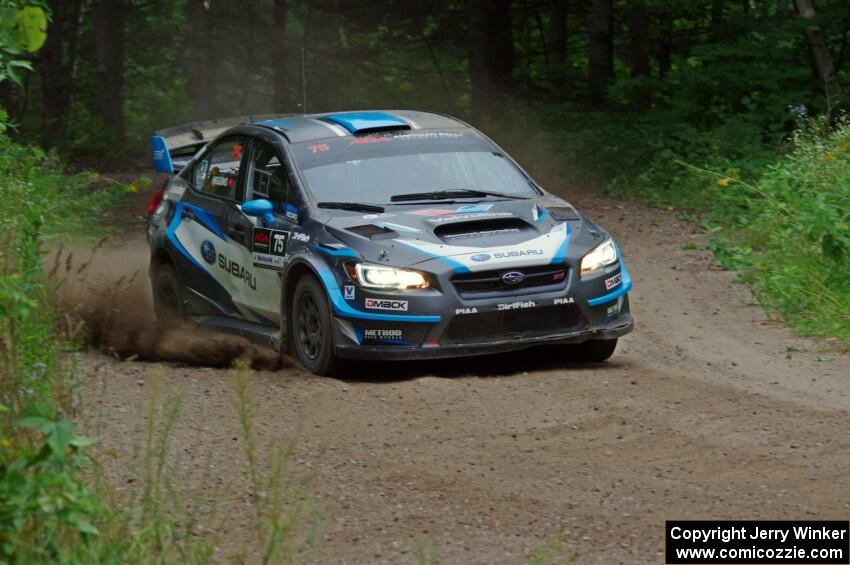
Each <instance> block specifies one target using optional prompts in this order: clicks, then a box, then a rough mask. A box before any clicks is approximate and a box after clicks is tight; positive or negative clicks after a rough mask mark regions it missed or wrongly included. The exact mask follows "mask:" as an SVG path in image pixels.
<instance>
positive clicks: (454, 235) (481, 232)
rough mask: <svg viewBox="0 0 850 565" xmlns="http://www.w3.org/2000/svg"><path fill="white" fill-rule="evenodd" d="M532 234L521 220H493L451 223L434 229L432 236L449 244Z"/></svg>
mask: <svg viewBox="0 0 850 565" xmlns="http://www.w3.org/2000/svg"><path fill="white" fill-rule="evenodd" d="M527 231H530V232H534V231H535V230H534V228H532V227H531V226H530V225H529V224H528V222H526V221H525V220H523V219H521V218H493V219H487V220H474V221H471V222H451V223H446V224H441V225H439V226H437V227H436V228H434V235H436V236H437V237H439V238H440V239H442V240H443V241H446V242H449V243H459V242H460V241H462V240H468V239H477V238H492V237H497V236H505V235H516V234H519V233H522V232H527Z"/></svg>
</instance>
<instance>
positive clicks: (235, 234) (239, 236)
mask: <svg viewBox="0 0 850 565" xmlns="http://www.w3.org/2000/svg"><path fill="white" fill-rule="evenodd" d="M227 233H228V234H230V237H232V238H233V239H236V240H239V241H243V240H244V239H245V228H243V227H242V226H240V225H239V224H234V225H232V226H230V229H228V230H227Z"/></svg>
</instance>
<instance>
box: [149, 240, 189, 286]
mask: <svg viewBox="0 0 850 565" xmlns="http://www.w3.org/2000/svg"><path fill="white" fill-rule="evenodd" d="M163 265H171V267H172V268H173V269H174V272H175V273H176V274H177V278H178V279H181V280H182V277H180V273H178V272H177V264H176V263H175V262H174V259H173V258H172V257H171V254H170V253H169V252H168V251H167V250H166V249H165V248H164V247H159V248H157V249H155V250H154V251H153V252H151V260H150V265H149V266H148V276H150V277H154V276H156V273H157V271H158V270H159V269H160V267H162V266H163Z"/></svg>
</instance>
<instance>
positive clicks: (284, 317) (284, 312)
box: [280, 258, 333, 337]
mask: <svg viewBox="0 0 850 565" xmlns="http://www.w3.org/2000/svg"><path fill="white" fill-rule="evenodd" d="M320 268H321V267H320V266H318V265H315V264H313V262H312V261H309V260H307V259H306V258H299V259H296V260H295V261H294V262H293V263H292V264H291V265H290V266H289V268H288V269H287V270H286V275H285V276H284V278H283V285H282V287H281V297H280V321H281V332H282V333H284V334H286V335H289V332H290V319H289V315H288V314H289V305H290V304H291V303H292V297H293V296H294V295H295V287H296V286H298V281H300V280H301V279H302V278H303V277H305V276H307V275H312V276H314V277H316V280H318V281H319V284H320V285H321V286H322V288H323V289H324V290H325V295H326V297H327V299H328V303H330V294H329V292H328V291H329V289H328V288H327V285H325V282H324V281H323V280H322V277H320V276H319V269H320ZM331 313H333V312H331ZM281 337H283V336H281Z"/></svg>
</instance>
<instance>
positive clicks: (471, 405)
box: [81, 197, 850, 564]
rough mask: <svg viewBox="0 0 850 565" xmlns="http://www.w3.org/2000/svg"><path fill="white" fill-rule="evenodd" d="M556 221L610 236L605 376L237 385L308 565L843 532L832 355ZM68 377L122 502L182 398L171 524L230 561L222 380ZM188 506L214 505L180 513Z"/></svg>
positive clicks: (639, 241)
mask: <svg viewBox="0 0 850 565" xmlns="http://www.w3.org/2000/svg"><path fill="white" fill-rule="evenodd" d="M574 201H575V203H576V204H577V205H578V206H579V207H580V208H581V209H582V210H583V211H585V212H587V213H588V214H589V215H590V216H591V217H592V218H594V219H595V220H596V221H598V222H599V223H601V224H602V225H604V226H607V227H608V228H609V229H610V231H611V232H612V233H613V235H614V236H615V237H616V238H617V240H618V241H619V243H620V245H621V247H622V249H623V252H624V254H625V257H626V260H627V261H628V264H629V267H630V271H631V272H632V275H633V278H634V282H635V288H634V290H633V291H632V294H631V297H632V298H631V305H632V311H633V314H634V316H635V319H636V323H637V327H636V330H635V332H634V333H632V334H630V335H628V336H626V337H625V338H623V339H622V340H621V342H620V346H619V348H618V351H617V352H616V353H615V356H614V357H613V358H612V359H611V361H609V362H607V363H604V364H599V365H589V366H581V365H574V364H570V363H568V362H567V361H566V360H564V359H563V358H562V356H561V355H560V354H559V352H558V351H557V350H543V351H530V352H521V353H514V354H508V355H500V356H495V357H483V358H469V359H458V360H448V361H440V362H427V363H422V362H416V363H409V364H403V363H393V364H380V363H372V364H364V365H358V366H357V367H356V369H354V370H353V371H352V374H351V375H350V376H349V377H347V378H346V379H345V380H338V379H331V378H319V377H315V376H312V375H310V374H308V373H306V372H305V371H303V370H302V369H300V368H298V367H294V366H292V364H291V363H290V364H288V366H287V367H284V368H281V369H278V370H275V371H268V370H259V371H256V372H255V373H254V377H253V394H254V400H253V402H252V410H253V413H254V419H255V422H256V443H257V445H258V446H259V447H260V448H261V450H260V451H261V458H262V459H263V460H264V463H263V464H266V463H265V461H266V460H267V459H268V453H270V452H271V451H272V449H271V448H270V447H269V446H274V445H280V444H281V443H284V444H286V445H289V446H291V449H292V456H291V460H290V463H289V467H288V472H287V473H286V476H287V481H288V482H289V483H290V484H293V485H295V484H297V485H300V486H301V487H303V488H304V489H305V490H306V491H307V492H309V493H310V494H311V497H312V501H313V502H312V506H313V508H314V509H315V512H316V514H317V515H318V517H319V522H320V534H319V537H318V540H317V542H316V544H315V546H314V548H313V554H312V559H315V560H316V561H319V562H331V563H405V562H416V556H415V553H416V549H417V547H418V548H420V549H421V548H425V552H426V553H433V554H435V555H436V556H438V557H439V560H440V562H442V563H487V564H493V563H522V562H526V561H527V560H528V558H529V556H530V555H531V554H532V552H534V551H535V550H539V549H540V548H541V547H545V546H546V544H547V541H548V540H550V539H554V538H557V539H559V540H561V541H562V542H563V544H564V546H563V551H562V553H561V554H560V555H559V557H558V562H575V563H605V564H611V563H628V564H633V563H661V562H663V557H662V550H663V539H664V520H665V519H687V518H690V519H757V518H763V519H795V518H797V519H816V518H817V519H835V520H843V519H846V518H847V516H848V514H850V474H848V473H847V468H848V465H850V426H849V425H848V423H850V413H848V412H850V396H849V395H850V356H848V355H847V354H846V353H842V352H840V351H838V350H837V345H836V344H835V343H834V342H830V341H828V340H819V341H816V340H809V339H803V338H800V337H797V336H795V335H794V334H793V333H792V332H791V331H790V330H788V329H787V328H785V327H784V326H782V325H781V324H777V323H774V322H771V321H769V320H768V319H767V318H766V317H765V315H764V313H763V312H762V310H761V309H760V308H759V307H758V305H757V304H755V303H754V301H753V299H752V297H751V295H750V293H749V291H748V290H747V289H746V288H745V287H743V286H741V285H738V284H735V283H734V282H733V280H734V277H735V275H734V273H730V272H726V271H723V270H721V269H720V268H719V267H718V266H717V264H716V263H715V262H714V260H713V259H712V257H711V254H710V253H709V252H708V251H705V250H684V249H683V246H684V245H685V244H687V243H690V242H697V243H704V239H702V236H701V235H700V234H699V233H698V230H697V229H696V228H695V227H694V226H693V225H692V224H690V223H686V222H680V221H678V220H676V219H675V218H674V217H673V215H672V214H669V213H667V212H663V211H659V210H654V209H649V208H645V207H641V206H638V205H635V204H622V203H618V202H616V201H613V200H605V199H599V198H590V197H584V198H578V199H575V200H574ZM142 245H143V242H138V243H137V242H135V240H134V243H132V244H128V245H126V246H122V247H119V248H117V249H113V250H111V253H112V254H111V255H109V256H110V257H111V259H110V260H109V261H108V263H109V271H110V272H111V273H115V272H120V271H121V270H122V269H123V270H125V271H128V272H131V271H132V270H134V269H139V268H142V269H144V268H145V267H146V263H145V261H146V259H145V255H144V251H143V247H142ZM116 257H118V258H120V259H118V260H116ZM106 280H109V279H108V277H107V278H106ZM195 361H197V360H195ZM81 364H82V368H83V370H84V374H85V385H84V390H83V395H82V398H83V405H84V410H83V414H85V416H84V417H82V423H83V425H84V427H85V428H86V429H87V430H88V431H89V432H91V433H95V434H97V435H99V436H101V437H102V438H103V441H102V444H101V445H100V447H99V454H100V459H101V461H102V463H103V464H104V466H105V469H106V474H107V477H108V478H109V479H110V481H111V482H112V484H113V485H115V487H116V489H117V492H118V493H119V494H126V495H130V494H134V493H137V492H138V489H139V488H140V487H139V483H140V478H141V474H142V472H141V468H142V460H143V456H142V451H143V445H144V432H145V425H146V424H145V417H144V409H143V406H144V404H145V400H146V398H150V397H151V396H152V389H153V387H154V386H155V385H154V383H155V381H156V378H154V377H153V375H155V374H158V375H160V376H161V378H162V380H163V382H164V385H165V386H164V390H165V391H166V394H167V395H179V396H180V397H181V398H182V409H181V412H180V415H179V417H178V420H177V422H176V425H175V429H174V432H173V436H172V443H171V448H170V453H171V460H172V467H171V468H170V470H169V477H170V479H171V481H172V483H173V485H174V486H175V488H176V489H177V490H178V491H179V492H180V493H182V495H181V504H185V505H187V506H191V505H192V504H193V502H194V503H195V505H196V506H199V507H200V513H199V520H200V525H199V526H198V528H199V532H200V533H198V535H213V534H211V533H209V531H208V530H209V528H214V529H216V530H217V531H218V536H216V544H217V551H216V556H217V557H218V558H220V559H222V560H223V559H225V558H226V557H227V556H228V555H229V554H231V553H232V552H233V551H236V550H238V549H239V548H241V547H244V546H246V545H247V546H251V544H252V540H254V539H255V538H254V533H253V532H252V528H253V526H252V524H253V514H252V512H253V511H252V507H251V504H250V498H249V491H250V489H249V487H248V484H249V481H248V475H247V473H246V470H245V469H246V468H245V465H244V457H243V446H242V439H241V436H240V434H239V432H238V419H237V416H236V413H235V411H234V408H233V405H232V399H233V391H232V387H231V384H230V382H231V371H230V370H229V369H226V368H212V367H202V366H194V365H188V364H185V363H180V362H175V361H168V362H163V361H156V360H153V361H139V360H129V361H127V360H125V361H121V360H117V359H115V358H114V357H111V356H108V355H104V354H101V353H85V354H83V355H82V358H81ZM210 493H217V494H216V497H218V499H219V500H220V501H219V502H218V503H217V504H208V503H206V502H204V503H202V502H199V501H202V500H206V498H209V497H210ZM212 506H215V507H216V508H217V512H215V517H213V515H212V514H213V512H212V511H211V510H210V508H211V507H212ZM205 527H206V528H207V530H204V528H205ZM257 556H258V554H256V553H255V554H252V555H249V556H248V559H249V560H252V559H256V557H257Z"/></svg>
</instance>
